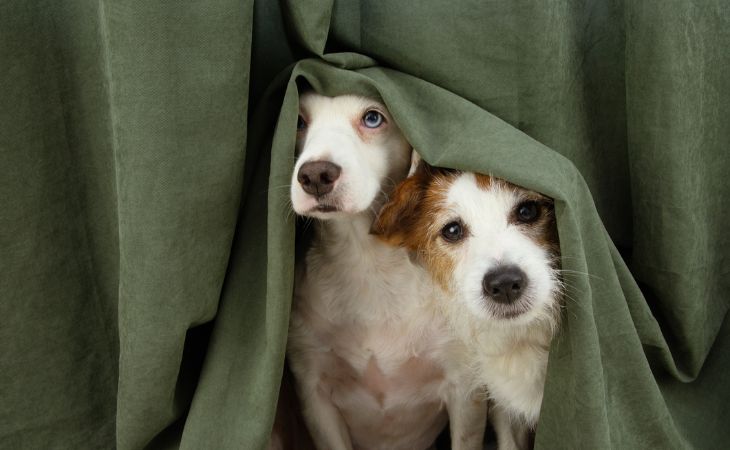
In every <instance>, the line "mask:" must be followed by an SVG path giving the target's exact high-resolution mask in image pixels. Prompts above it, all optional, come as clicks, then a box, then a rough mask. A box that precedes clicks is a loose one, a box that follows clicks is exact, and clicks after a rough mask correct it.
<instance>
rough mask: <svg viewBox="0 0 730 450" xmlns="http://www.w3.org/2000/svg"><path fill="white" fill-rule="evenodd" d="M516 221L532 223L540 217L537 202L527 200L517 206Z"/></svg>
mask: <svg viewBox="0 0 730 450" xmlns="http://www.w3.org/2000/svg"><path fill="white" fill-rule="evenodd" d="M516 213H517V220H518V221H520V222H522V223H532V222H534V221H536V220H537V219H538V217H540V205H538V204H537V202H535V201H532V200H528V201H526V202H522V203H520V204H519V205H517V209H516Z"/></svg>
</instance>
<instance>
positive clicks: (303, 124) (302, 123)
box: [297, 116, 307, 131]
mask: <svg viewBox="0 0 730 450" xmlns="http://www.w3.org/2000/svg"><path fill="white" fill-rule="evenodd" d="M305 128H307V122H305V121H304V117H302V116H299V117H297V131H301V130H303V129H305Z"/></svg>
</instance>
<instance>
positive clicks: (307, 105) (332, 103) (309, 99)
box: [299, 92, 385, 121]
mask: <svg viewBox="0 0 730 450" xmlns="http://www.w3.org/2000/svg"><path fill="white" fill-rule="evenodd" d="M370 106H378V107H380V108H383V109H385V107H384V106H383V105H382V104H380V102H377V101H376V100H372V99H368V98H365V97H359V96H356V95H340V96H337V97H325V96H324V95H320V94H317V93H314V92H308V93H306V94H303V95H302V96H301V97H300V99H299V107H300V109H301V110H302V111H303V112H304V113H305V114H306V115H307V119H308V120H310V121H311V120H314V119H322V118H329V119H335V120H337V119H339V120H342V119H350V118H352V117H353V116H357V115H360V114H362V112H363V110H365V109H366V108H368V107H370Z"/></svg>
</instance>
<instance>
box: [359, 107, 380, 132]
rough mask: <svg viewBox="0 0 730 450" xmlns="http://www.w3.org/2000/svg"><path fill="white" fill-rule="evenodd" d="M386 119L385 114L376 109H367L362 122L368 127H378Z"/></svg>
mask: <svg viewBox="0 0 730 450" xmlns="http://www.w3.org/2000/svg"><path fill="white" fill-rule="evenodd" d="M384 121H385V118H384V117H383V115H382V114H380V113H379V112H377V111H374V110H370V111H367V112H366V113H365V114H364V115H363V116H362V124H363V125H365V126H366V127H368V128H378V127H379V126H380V125H382V124H383V122H384Z"/></svg>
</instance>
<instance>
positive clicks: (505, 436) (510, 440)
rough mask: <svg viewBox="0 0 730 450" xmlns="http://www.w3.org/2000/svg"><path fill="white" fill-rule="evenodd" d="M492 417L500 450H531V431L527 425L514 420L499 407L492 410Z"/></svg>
mask: <svg viewBox="0 0 730 450" xmlns="http://www.w3.org/2000/svg"><path fill="white" fill-rule="evenodd" d="M492 417H493V418H494V420H493V422H492V424H493V425H494V432H495V433H496V434H497V447H498V448H499V450H527V449H528V448H529V437H530V430H529V429H528V427H527V425H525V424H523V423H521V422H520V421H518V420H513V419H512V418H511V417H510V415H509V413H508V412H507V411H505V410H504V409H502V408H500V407H498V406H494V407H493V408H492Z"/></svg>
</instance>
